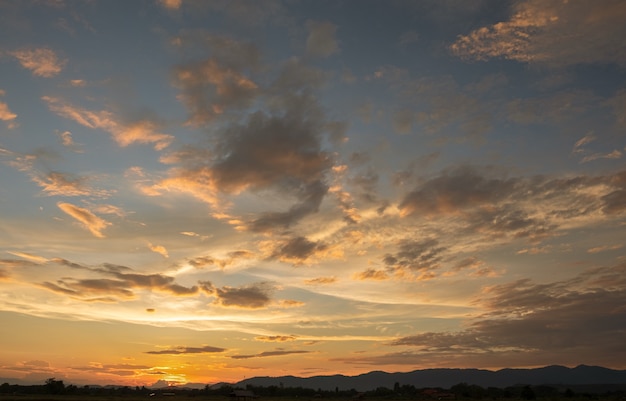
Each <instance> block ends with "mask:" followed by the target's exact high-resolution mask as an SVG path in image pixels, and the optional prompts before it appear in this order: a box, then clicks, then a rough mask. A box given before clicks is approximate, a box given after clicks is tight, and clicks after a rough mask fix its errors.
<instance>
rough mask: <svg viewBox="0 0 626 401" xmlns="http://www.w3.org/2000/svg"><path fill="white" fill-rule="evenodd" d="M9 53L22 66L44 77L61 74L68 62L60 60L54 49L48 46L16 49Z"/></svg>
mask: <svg viewBox="0 0 626 401" xmlns="http://www.w3.org/2000/svg"><path fill="white" fill-rule="evenodd" d="M9 54H10V55H12V56H13V57H15V58H16V59H17V60H18V61H19V62H20V64H21V65H22V67H24V68H26V69H28V70H31V71H32V72H33V74H34V75H36V76H38V77H44V78H50V77H53V76H55V75H57V74H59V73H60V72H61V70H62V69H63V67H64V65H65V63H66V61H65V60H59V59H58V57H57V55H56V54H55V53H54V52H53V51H52V50H50V49H46V48H39V49H23V50H16V51H13V52H10V53H9Z"/></svg>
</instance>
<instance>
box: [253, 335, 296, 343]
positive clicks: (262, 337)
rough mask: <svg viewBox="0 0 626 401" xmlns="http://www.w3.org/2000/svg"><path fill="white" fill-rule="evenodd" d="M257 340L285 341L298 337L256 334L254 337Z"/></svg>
mask: <svg viewBox="0 0 626 401" xmlns="http://www.w3.org/2000/svg"><path fill="white" fill-rule="evenodd" d="M254 339H255V340H257V341H263V342H281V343H282V342H285V341H295V340H297V339H298V337H297V336H257V337H254Z"/></svg>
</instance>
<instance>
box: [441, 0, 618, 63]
mask: <svg viewBox="0 0 626 401" xmlns="http://www.w3.org/2000/svg"><path fill="white" fill-rule="evenodd" d="M625 18H626V4H625V3H624V2H623V1H619V0H602V1H593V2H591V1H590V2H576V1H562V0H526V1H522V2H519V3H517V4H516V5H515V6H514V8H513V14H512V16H511V17H510V19H509V20H508V21H504V22H498V23H497V24H493V25H491V26H485V27H481V28H479V29H476V30H474V31H472V32H471V33H469V34H468V35H461V36H459V37H458V38H457V40H456V41H455V42H454V43H453V44H452V45H451V46H450V50H451V51H452V53H454V54H455V55H457V56H460V57H463V58H468V59H475V60H486V59H489V58H493V57H503V58H506V59H511V60H516V61H520V62H525V63H544V64H548V65H555V66H558V65H561V66H562V65H570V64H578V63H596V62H600V63H617V64H619V65H622V66H624V65H626V53H624V52H623V41H622V38H623V37H624V35H626V25H624V22H623V21H624V19H625Z"/></svg>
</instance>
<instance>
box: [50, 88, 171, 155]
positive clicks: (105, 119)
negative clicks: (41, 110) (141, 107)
mask: <svg viewBox="0 0 626 401" xmlns="http://www.w3.org/2000/svg"><path fill="white" fill-rule="evenodd" d="M42 100H44V101H45V102H46V103H47V104H48V107H49V108H50V110H52V111H53V112H55V113H57V114H58V115H60V116H62V117H65V118H68V119H70V120H73V121H75V122H76V123H78V124H80V125H83V126H85V127H88V128H92V129H102V130H104V131H107V132H109V133H110V134H111V135H112V136H113V139H114V140H115V142H116V143H117V144H118V145H119V146H120V147H126V146H129V145H131V144H134V143H144V144H146V143H148V144H154V149H155V150H163V149H165V148H166V147H168V146H169V145H170V143H171V142H172V141H173V139H174V137H173V136H171V135H168V134H162V133H159V132H158V131H157V130H158V124H157V123H155V122H153V121H148V120H138V121H131V122H121V121H120V120H118V119H117V118H116V117H115V116H114V115H113V113H112V112H110V111H106V110H101V111H90V110H87V109H83V108H81V107H77V106H73V105H71V104H69V103H66V102H64V101H62V100H61V99H58V98H54V97H49V96H44V97H42Z"/></svg>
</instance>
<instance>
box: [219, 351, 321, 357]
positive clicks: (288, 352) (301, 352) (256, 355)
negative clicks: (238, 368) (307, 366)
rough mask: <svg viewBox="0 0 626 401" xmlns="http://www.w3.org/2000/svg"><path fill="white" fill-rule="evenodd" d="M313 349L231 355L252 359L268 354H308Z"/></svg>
mask: <svg viewBox="0 0 626 401" xmlns="http://www.w3.org/2000/svg"><path fill="white" fill-rule="evenodd" d="M310 352H311V351H300V350H293V351H287V350H281V349H279V350H276V351H265V352H261V353H259V354H253V355H233V356H231V358H233V359H250V358H264V357H268V356H284V355H294V354H308V353H310Z"/></svg>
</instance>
